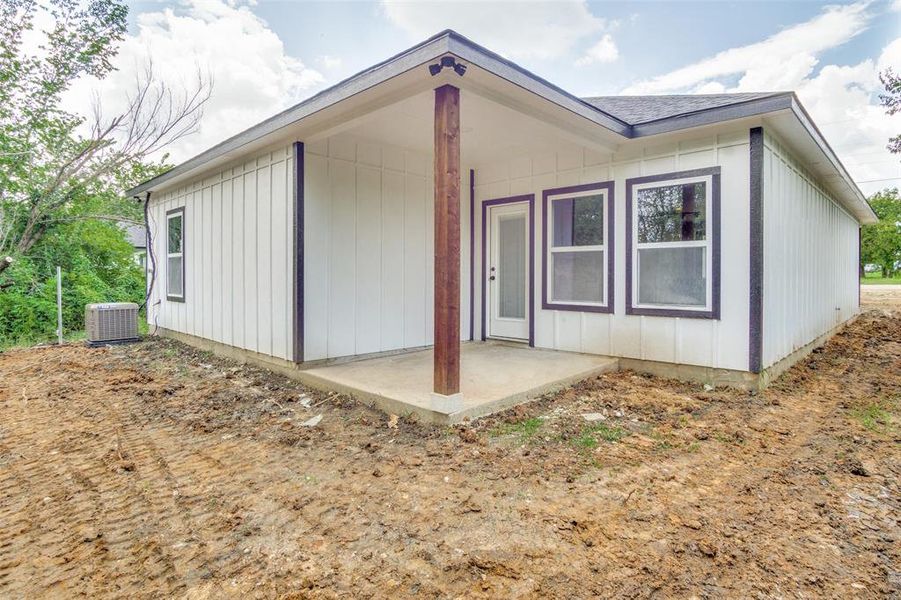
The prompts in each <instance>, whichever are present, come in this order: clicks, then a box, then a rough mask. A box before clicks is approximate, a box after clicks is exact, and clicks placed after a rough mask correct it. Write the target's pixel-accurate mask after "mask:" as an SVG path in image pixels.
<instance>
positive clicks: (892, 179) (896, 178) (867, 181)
mask: <svg viewBox="0 0 901 600" xmlns="http://www.w3.org/2000/svg"><path fill="white" fill-rule="evenodd" d="M899 179H901V177H889V178H887V179H866V180H864V181H858V182H856V183H878V182H880V181H897V180H899Z"/></svg>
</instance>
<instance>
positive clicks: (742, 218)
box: [475, 129, 750, 371]
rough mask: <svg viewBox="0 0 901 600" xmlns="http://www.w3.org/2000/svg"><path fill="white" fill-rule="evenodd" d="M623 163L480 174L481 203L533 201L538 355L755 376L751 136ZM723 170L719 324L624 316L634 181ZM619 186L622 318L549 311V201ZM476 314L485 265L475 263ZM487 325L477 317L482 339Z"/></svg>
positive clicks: (522, 165)
mask: <svg viewBox="0 0 901 600" xmlns="http://www.w3.org/2000/svg"><path fill="white" fill-rule="evenodd" d="M627 148H628V149H627V150H625V151H623V152H621V153H618V154H606V155H605V154H598V153H595V152H592V151H589V150H582V149H573V150H569V151H567V150H560V151H557V152H549V153H546V154H542V155H534V156H523V157H518V158H513V159H510V160H505V161H500V162H498V163H495V164H490V165H481V166H480V167H479V168H477V169H476V200H477V202H478V203H481V202H483V201H485V200H490V199H493V198H501V197H507V196H515V195H520V194H535V220H536V223H535V280H536V283H535V345H536V346H538V347H541V348H552V349H557V350H567V351H574V352H585V353H591V354H602V355H609V356H620V357H628V358H636V359H642V360H650V361H661V362H668V363H677V364H689V365H699V366H706V367H714V368H723V369H735V370H742V371H745V370H747V368H748V310H749V308H748V306H749V300H748V288H749V283H748V273H749V263H748V244H749V198H750V192H749V176H750V165H749V154H748V152H749V132H748V130H747V129H743V130H740V131H734V132H730V133H728V134H721V135H718V136H711V137H707V138H701V139H697V138H694V139H692V138H689V137H687V136H686V138H684V139H683V140H681V141H674V142H671V143H669V144H667V145H659V144H658V145H656V146H651V145H645V146H639V145H632V146H629V147H627ZM714 166H720V167H721V169H722V177H721V195H720V196H721V202H722V204H721V206H722V208H721V215H722V219H721V221H722V225H721V234H720V235H721V238H720V239H721V257H722V258H721V318H720V319H719V320H711V319H693V318H673V317H659V316H632V315H626V308H625V296H626V295H625V285H626V283H625V273H626V266H625V265H626V241H625V240H626V236H625V232H626V221H625V214H626V179H628V178H633V177H641V176H647V175H657V174H663V173H670V172H676V171H686V170H691V169H699V168H705V167H714ZM611 180H612V181H614V198H615V216H614V227H615V256H614V258H615V272H614V281H615V288H614V289H615V295H614V296H615V311H614V314H602V313H589V312H572V311H558V310H543V309H542V308H541V281H542V277H541V269H542V260H541V256H542V254H541V253H542V251H543V250H542V232H543V226H544V225H543V223H542V214H541V213H542V210H541V200H542V191H543V190H546V189H550V188H558V187H564V186H570V185H578V184H585V183H594V182H603V181H611ZM475 231H476V232H477V235H476V253H475V255H476V257H480V256H481V244H482V240H481V239H480V238H481V210H480V209H479V208H477V210H476V229H475ZM476 273H477V277H476V278H475V280H476V305H477V306H478V303H479V299H480V297H481V296H480V295H481V287H482V282H481V281H480V280H481V276H480V273H481V265H480V264H479V263H478V259H477V262H476ZM480 319H481V315H479V313H478V311H477V313H476V331H477V332H478V331H480V330H481V329H480V328H481V323H480Z"/></svg>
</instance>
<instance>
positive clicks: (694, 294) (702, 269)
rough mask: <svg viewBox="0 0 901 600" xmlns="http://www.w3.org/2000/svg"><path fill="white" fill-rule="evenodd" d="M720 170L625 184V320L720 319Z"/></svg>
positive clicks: (632, 180) (681, 174)
mask: <svg viewBox="0 0 901 600" xmlns="http://www.w3.org/2000/svg"><path fill="white" fill-rule="evenodd" d="M719 179H720V169H719V167H715V168H711V169H698V170H695V171H683V172H679V173H668V174H664V175H654V176H650V177H638V178H635V179H628V180H626V195H627V198H626V228H627V231H626V238H627V249H626V267H627V268H626V276H627V281H626V295H627V306H626V312H627V313H628V314H640V315H660V316H679V317H700V318H719V247H720V240H719V204H720V198H719V193H720V190H719V187H720V186H719Z"/></svg>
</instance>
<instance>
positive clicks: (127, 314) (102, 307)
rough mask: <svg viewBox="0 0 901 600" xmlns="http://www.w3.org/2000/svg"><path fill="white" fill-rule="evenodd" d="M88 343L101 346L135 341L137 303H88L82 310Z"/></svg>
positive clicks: (136, 334)
mask: <svg viewBox="0 0 901 600" xmlns="http://www.w3.org/2000/svg"><path fill="white" fill-rule="evenodd" d="M84 321H85V331H86V332H87V338H88V344H89V345H91V346H103V345H106V344H123V343H126V342H136V341H137V340H138V339H139V338H138V305H137V304H135V303H134V302H107V303H104V304H88V305H87V306H85V310H84Z"/></svg>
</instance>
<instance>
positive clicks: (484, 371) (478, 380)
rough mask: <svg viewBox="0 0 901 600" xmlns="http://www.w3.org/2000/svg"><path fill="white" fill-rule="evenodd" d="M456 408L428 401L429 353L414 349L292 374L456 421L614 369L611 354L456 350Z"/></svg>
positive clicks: (398, 409)
mask: <svg viewBox="0 0 901 600" xmlns="http://www.w3.org/2000/svg"><path fill="white" fill-rule="evenodd" d="M460 364H461V368H460V391H461V392H462V394H463V405H462V409H461V410H459V411H456V412H452V413H447V412H443V411H441V410H439V409H438V408H437V407H436V406H435V405H434V403H433V399H432V351H431V350H420V351H416V352H409V353H404V354H395V355H392V356H381V357H377V358H370V359H363V360H358V361H353V362H346V363H340V364H334V365H327V366H321V367H315V368H310V369H305V370H303V371H300V372H299V373H297V375H296V376H297V377H298V378H299V379H300V380H301V381H303V382H304V383H306V384H307V385H310V386H311V387H315V388H318V389H323V390H329V391H337V392H342V393H346V394H350V395H352V396H354V397H356V398H357V399H359V400H361V401H363V402H369V403H372V404H374V405H375V406H377V407H379V408H381V409H382V410H384V411H386V412H389V413H394V414H406V413H411V412H412V413H414V414H416V415H417V416H418V417H419V418H420V419H422V420H423V421H427V422H431V423H441V424H451V423H457V422H459V421H461V420H463V419H464V418H466V417H469V418H476V417H480V416H484V415H487V414H490V413H493V412H497V411H500V410H504V409H506V408H509V407H511V406H514V405H516V404H520V403H522V402H526V401H528V400H531V399H533V398H536V397H538V396H541V395H543V394H546V393H548V392H552V391H556V390H559V389H562V388H564V387H567V386H569V385H572V384H574V383H576V382H579V381H582V380H584V379H588V378H590V377H595V376H597V375H600V374H601V373H604V372H607V371H615V370H617V369H618V368H619V362H618V360H617V359H615V358H610V357H607V356H596V355H590V354H577V353H572V352H557V351H553V350H539V349H535V348H529V347H527V346H519V345H515V344H506V343H502V342H490V341H489V342H467V343H464V344H463V345H462V346H461V349H460Z"/></svg>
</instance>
